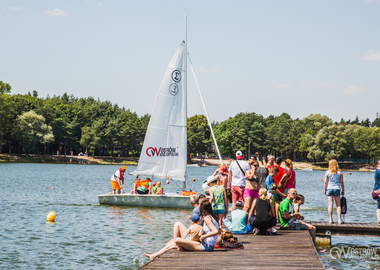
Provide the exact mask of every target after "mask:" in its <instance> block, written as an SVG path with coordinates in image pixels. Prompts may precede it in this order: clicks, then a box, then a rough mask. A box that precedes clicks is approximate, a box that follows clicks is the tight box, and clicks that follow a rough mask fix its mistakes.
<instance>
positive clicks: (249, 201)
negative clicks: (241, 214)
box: [243, 189, 253, 214]
mask: <svg viewBox="0 0 380 270" xmlns="http://www.w3.org/2000/svg"><path fill="white" fill-rule="evenodd" d="M245 192H246V193H247V189H246V191H245ZM245 196H246V197H244V208H243V210H244V211H245V212H247V213H248V214H249V212H250V209H251V206H252V200H253V197H251V196H249V195H248V194H245Z"/></svg>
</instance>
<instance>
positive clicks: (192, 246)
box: [174, 237, 202, 251]
mask: <svg viewBox="0 0 380 270" xmlns="http://www.w3.org/2000/svg"><path fill="white" fill-rule="evenodd" d="M174 242H175V244H176V245H177V246H178V247H181V248H184V249H186V250H192V251H194V250H197V251H201V250H202V249H201V243H199V242H195V241H190V240H187V239H183V238H179V237H177V238H175V240H174Z"/></svg>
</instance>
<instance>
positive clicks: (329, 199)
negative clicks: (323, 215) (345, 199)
mask: <svg viewBox="0 0 380 270" xmlns="http://www.w3.org/2000/svg"><path fill="white" fill-rule="evenodd" d="M327 198H328V202H329V206H328V208H327V210H328V212H329V218H330V221H331V222H332V221H333V207H334V196H327Z"/></svg>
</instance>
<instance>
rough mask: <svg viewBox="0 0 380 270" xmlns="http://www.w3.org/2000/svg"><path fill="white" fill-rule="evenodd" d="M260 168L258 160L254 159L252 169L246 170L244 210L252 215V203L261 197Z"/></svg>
mask: <svg viewBox="0 0 380 270" xmlns="http://www.w3.org/2000/svg"><path fill="white" fill-rule="evenodd" d="M258 168H259V163H258V162H257V160H253V161H252V163H251V169H250V170H248V171H246V172H245V189H244V211H246V212H247V213H249V214H250V215H251V216H252V214H253V212H252V211H251V209H252V205H253V204H254V203H255V201H256V199H257V198H258V197H259V188H260V184H259V181H260V178H259V175H258V173H257V169H258ZM251 212H252V213H251Z"/></svg>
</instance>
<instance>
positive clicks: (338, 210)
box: [334, 196, 342, 222]
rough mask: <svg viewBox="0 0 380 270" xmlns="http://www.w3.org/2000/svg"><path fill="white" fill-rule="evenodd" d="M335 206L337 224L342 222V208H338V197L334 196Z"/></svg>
mask: <svg viewBox="0 0 380 270" xmlns="http://www.w3.org/2000/svg"><path fill="white" fill-rule="evenodd" d="M334 199H335V204H336V213H337V214H338V222H339V221H341V220H342V208H341V207H340V196H334Z"/></svg>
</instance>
